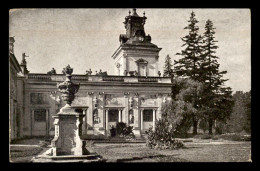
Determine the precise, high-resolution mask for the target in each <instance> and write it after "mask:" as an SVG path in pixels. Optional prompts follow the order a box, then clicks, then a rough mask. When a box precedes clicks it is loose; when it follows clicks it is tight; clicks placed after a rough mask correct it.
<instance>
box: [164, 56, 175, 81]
mask: <svg viewBox="0 0 260 171" xmlns="http://www.w3.org/2000/svg"><path fill="white" fill-rule="evenodd" d="M172 66H173V64H172V60H171V57H170V56H169V55H167V56H166V58H165V64H164V70H163V76H164V77H172V76H173V70H172Z"/></svg>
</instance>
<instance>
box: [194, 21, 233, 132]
mask: <svg viewBox="0 0 260 171" xmlns="http://www.w3.org/2000/svg"><path fill="white" fill-rule="evenodd" d="M214 30H215V28H214V27H213V23H212V21H210V20H207V22H206V25H205V33H204V36H203V46H202V48H203V54H202V55H201V69H200V72H201V73H200V74H199V75H200V81H201V82H203V83H204V86H205V93H204V97H203V99H204V102H205V103H204V104H203V105H204V106H205V109H206V110H205V111H206V117H207V119H208V122H209V134H212V126H213V121H214V120H216V119H219V120H222V121H225V119H226V118H228V116H229V115H230V113H231V112H230V111H229V109H230V108H231V105H232V104H233V103H232V95H231V93H232V91H231V88H230V87H224V83H225V82H226V81H227V79H223V75H224V74H226V73H227V71H220V70H219V63H218V59H219V57H217V56H216V55H215V54H216V49H217V48H218V46H217V45H216V42H217V41H215V37H214V34H215V31H214ZM220 102H221V103H223V102H225V104H221V103H220ZM227 111H229V112H227Z"/></svg>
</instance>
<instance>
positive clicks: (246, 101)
mask: <svg viewBox="0 0 260 171" xmlns="http://www.w3.org/2000/svg"><path fill="white" fill-rule="evenodd" d="M233 100H234V106H233V108H232V113H231V116H230V119H229V120H228V121H227V131H228V132H233V133H240V132H242V131H246V132H247V133H250V132H251V91H249V92H245V93H243V92H242V91H236V92H235V94H234V95H233Z"/></svg>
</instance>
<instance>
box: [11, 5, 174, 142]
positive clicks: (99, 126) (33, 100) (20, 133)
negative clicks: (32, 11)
mask: <svg viewBox="0 0 260 171" xmlns="http://www.w3.org/2000/svg"><path fill="white" fill-rule="evenodd" d="M146 19H147V18H146V17H145V16H143V17H141V16H139V15H138V14H137V13H136V10H135V9H133V11H132V14H130V13H129V15H128V16H126V17H125V21H124V25H125V29H126V34H121V35H120V36H119V41H120V46H119V48H118V49H117V50H116V51H115V53H114V54H113V55H112V57H111V60H114V69H115V73H116V74H115V75H103V74H100V75H91V73H89V74H88V75H72V81H73V82H74V83H80V88H79V91H78V93H77V94H76V98H75V100H74V101H73V103H72V106H76V107H77V108H78V109H79V110H80V111H82V112H83V113H84V114H85V117H84V119H83V127H82V128H83V130H82V131H83V134H84V135H89V134H95V135H98V134H104V135H109V134H110V131H109V129H110V128H111V126H112V125H115V124H116V123H117V122H125V123H126V124H128V125H130V126H133V128H134V133H135V135H137V136H140V135H142V133H143V132H144V131H145V130H147V129H149V127H154V124H155V120H156V119H159V118H160V117H161V109H162V105H163V103H165V102H166V101H169V100H171V87H172V83H171V78H168V77H160V73H159V71H158V59H159V52H160V50H161V48H159V47H157V46H156V45H155V44H153V43H151V36H150V35H146V33H145V29H144V25H145V21H146ZM11 40H13V38H10V39H9V44H10V47H13V43H14V41H11ZM12 54H13V53H11V49H10V53H9V58H10V59H11V56H12ZM13 57H14V55H13ZM25 57H26V55H25V54H23V60H22V62H21V64H20V65H17V63H16V64H15V65H14V66H16V68H15V71H12V73H14V75H17V73H18V72H20V71H21V74H20V75H17V79H16V80H17V81H16V82H17V83H14V82H13V81H11V82H10V88H11V87H13V86H14V84H15V86H16V87H17V88H16V90H15V91H16V94H17V95H16V99H15V100H16V103H17V105H13V103H14V102H13V101H14V100H11V102H10V105H12V106H10V121H11V122H10V128H11V131H10V134H11V138H12V139H15V138H19V137H24V136H53V135H54V124H53V121H54V119H53V118H52V115H53V114H55V113H57V112H58V111H59V109H60V108H61V107H63V106H64V105H65V104H64V102H63V101H62V99H61V97H60V93H59V92H58V89H57V83H61V82H63V81H64V80H65V75H63V74H55V73H48V74H39V73H29V71H28V70H27V67H26V60H25ZM10 67H11V64H10ZM71 67H72V68H73V67H75V66H71ZM13 68H14V67H13ZM12 75H13V74H12ZM10 91H11V90H10ZM12 91H13V90H12ZM10 97H11V96H10ZM12 97H13V96H12ZM14 110H15V112H14ZM18 115H19V116H18ZM14 118H15V119H14ZM14 125H16V126H14Z"/></svg>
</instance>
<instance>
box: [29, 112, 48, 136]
mask: <svg viewBox="0 0 260 171" xmlns="http://www.w3.org/2000/svg"><path fill="white" fill-rule="evenodd" d="M32 119H33V120H32V121H33V130H32V135H33V136H47V135H48V131H47V130H48V122H47V121H48V113H47V110H46V109H35V110H33V116H32Z"/></svg>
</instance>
